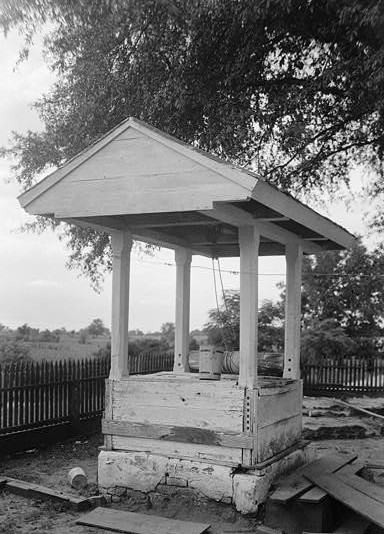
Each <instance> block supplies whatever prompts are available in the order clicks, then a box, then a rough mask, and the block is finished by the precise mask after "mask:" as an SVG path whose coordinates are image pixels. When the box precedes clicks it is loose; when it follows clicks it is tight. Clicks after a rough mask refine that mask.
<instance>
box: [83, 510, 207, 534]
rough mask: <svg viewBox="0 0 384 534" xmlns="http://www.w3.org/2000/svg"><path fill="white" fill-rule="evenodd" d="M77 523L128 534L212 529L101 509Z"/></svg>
mask: <svg viewBox="0 0 384 534" xmlns="http://www.w3.org/2000/svg"><path fill="white" fill-rule="evenodd" d="M76 523H77V524H79V525H86V526H89V527H99V528H105V529H108V530H113V531H115V532H124V533H126V534H180V533H183V534H201V533H202V532H205V531H206V530H208V528H209V527H210V525H208V524H204V523H192V522H191V521H181V520H179V519H168V518H165V517H159V516H155V515H147V514H137V513H134V512H126V511H124V510H113V509H110V508H101V507H100V508H95V510H92V512H89V513H88V514H86V515H84V516H82V517H80V519H78V520H77V521H76Z"/></svg>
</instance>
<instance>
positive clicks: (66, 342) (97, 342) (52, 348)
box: [24, 336, 109, 362]
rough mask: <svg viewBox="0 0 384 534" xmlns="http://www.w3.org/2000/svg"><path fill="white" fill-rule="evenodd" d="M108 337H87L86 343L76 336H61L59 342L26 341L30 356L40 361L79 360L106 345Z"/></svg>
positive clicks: (88, 356)
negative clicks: (80, 341)
mask: <svg viewBox="0 0 384 534" xmlns="http://www.w3.org/2000/svg"><path fill="white" fill-rule="evenodd" d="M108 341H109V338H108V337H103V336H100V337H96V338H92V337H89V338H88V340H87V343H79V338H78V336H73V337H72V336H61V337H60V342H59V343H53V342H51V341H48V342H44V341H26V342H24V343H25V345H26V346H27V347H28V348H29V351H30V352H29V355H30V357H31V358H32V359H33V360H34V361H36V362H40V361H42V360H48V361H56V360H62V359H64V358H71V359H73V360H81V359H82V358H91V357H93V354H94V352H96V351H98V350H99V349H101V348H103V347H105V346H106V344H107V343H108Z"/></svg>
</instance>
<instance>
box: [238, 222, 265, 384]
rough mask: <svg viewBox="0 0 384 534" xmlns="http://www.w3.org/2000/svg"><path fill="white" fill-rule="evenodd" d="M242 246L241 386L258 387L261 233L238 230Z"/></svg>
mask: <svg viewBox="0 0 384 534" xmlns="http://www.w3.org/2000/svg"><path fill="white" fill-rule="evenodd" d="M239 243H240V369H239V386H242V387H247V388H251V389H252V388H254V387H256V385H257V320H258V302H257V300H258V266H259V244H260V232H259V231H258V229H257V228H256V227H255V226H243V227H240V228H239Z"/></svg>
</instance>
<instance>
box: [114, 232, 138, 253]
mask: <svg viewBox="0 0 384 534" xmlns="http://www.w3.org/2000/svg"><path fill="white" fill-rule="evenodd" d="M111 238H112V239H111V244H112V251H113V254H114V255H121V254H123V253H124V252H130V251H131V248H132V243H133V238H132V234H131V233H130V232H113V233H112V234H111Z"/></svg>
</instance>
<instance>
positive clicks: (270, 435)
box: [257, 411, 302, 462]
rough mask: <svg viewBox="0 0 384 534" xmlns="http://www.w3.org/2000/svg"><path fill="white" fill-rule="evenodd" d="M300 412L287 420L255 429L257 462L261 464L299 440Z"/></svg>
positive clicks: (265, 424)
mask: <svg viewBox="0 0 384 534" xmlns="http://www.w3.org/2000/svg"><path fill="white" fill-rule="evenodd" d="M301 418H302V416H301V411H300V413H298V414H296V415H293V416H292V417H289V418H287V419H283V420H281V421H276V422H274V423H271V424H268V423H264V425H263V426H258V427H257V462H263V461H265V460H267V459H268V458H271V457H272V456H274V455H275V454H278V453H279V452H282V451H283V450H284V449H287V448H288V447H290V446H292V445H293V444H294V443H296V442H298V441H300V439H301V426H302V425H301Z"/></svg>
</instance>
